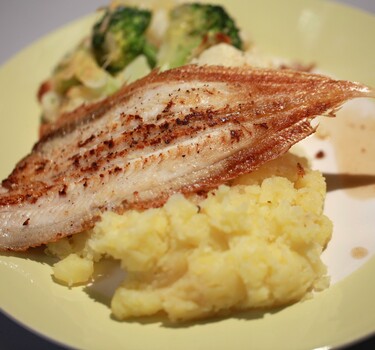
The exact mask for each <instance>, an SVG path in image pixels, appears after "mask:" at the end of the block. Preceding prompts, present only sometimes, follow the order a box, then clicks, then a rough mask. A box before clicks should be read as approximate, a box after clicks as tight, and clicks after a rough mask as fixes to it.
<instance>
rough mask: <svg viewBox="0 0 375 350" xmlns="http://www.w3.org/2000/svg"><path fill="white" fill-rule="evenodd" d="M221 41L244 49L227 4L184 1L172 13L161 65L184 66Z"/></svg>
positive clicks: (161, 56)
mask: <svg viewBox="0 0 375 350" xmlns="http://www.w3.org/2000/svg"><path fill="white" fill-rule="evenodd" d="M220 42H226V43H228V44H231V45H233V46H234V47H236V48H238V49H242V40H241V38H240V36H239V30H238V28H237V27H236V24H235V22H234V20H233V19H232V18H231V17H230V16H229V15H228V13H227V12H226V11H225V9H224V8H223V7H221V6H217V5H208V4H198V3H191V4H183V5H180V6H178V7H175V8H174V9H173V10H172V11H171V13H170V24H169V27H168V29H167V32H166V36H165V39H164V41H163V43H162V45H161V47H160V51H159V55H158V66H161V67H163V68H173V67H178V66H182V65H184V64H186V63H188V61H189V60H191V59H192V58H194V57H196V56H198V55H199V54H200V53H201V52H202V51H203V50H205V49H207V48H208V47H210V46H213V45H215V44H218V43H220Z"/></svg>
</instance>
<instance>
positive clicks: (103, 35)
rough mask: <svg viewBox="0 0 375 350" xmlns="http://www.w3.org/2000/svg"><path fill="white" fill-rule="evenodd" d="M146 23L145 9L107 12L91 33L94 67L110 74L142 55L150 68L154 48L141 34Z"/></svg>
mask: <svg viewBox="0 0 375 350" xmlns="http://www.w3.org/2000/svg"><path fill="white" fill-rule="evenodd" d="M150 21H151V12H150V11H147V10H142V9H138V8H132V7H124V6H119V7H117V8H114V9H107V11H106V13H105V14H104V16H103V17H102V19H101V20H99V21H98V22H97V23H96V24H95V25H94V27H93V32H92V40H91V44H92V50H93V53H94V55H95V58H96V60H97V62H98V64H99V65H100V66H102V67H103V68H105V69H106V70H107V71H108V72H110V73H112V74H114V73H117V72H119V71H120V70H122V69H123V68H124V67H126V66H127V65H128V64H129V63H130V62H131V61H132V60H134V58H136V57H137V56H139V55H141V54H144V55H145V56H146V58H147V60H148V63H149V64H150V66H151V67H153V66H154V65H155V57H156V49H155V48H154V47H153V46H152V45H151V44H150V43H148V42H147V39H146V34H145V32H146V29H147V27H148V26H149V24H150Z"/></svg>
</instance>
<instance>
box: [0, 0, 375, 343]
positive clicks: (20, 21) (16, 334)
mask: <svg viewBox="0 0 375 350" xmlns="http://www.w3.org/2000/svg"><path fill="white" fill-rule="evenodd" d="M332 1H333V0H332ZM107 2H108V1H106V0H90V1H84V0H80V1H78V0H65V1H51V0H33V1H26V0H1V3H0V42H1V46H0V65H2V64H3V63H5V62H6V61H7V60H8V59H10V58H11V57H12V56H13V55H14V54H16V53H17V52H18V51H20V50H22V49H23V48H24V47H25V46H27V45H29V44H31V43H32V42H33V41H35V40H37V39H38V38H40V37H41V36H43V35H45V34H47V33H49V32H51V31H53V30H55V29H57V28H59V27H61V26H63V25H65V24H66V23H68V22H70V21H72V20H75V19H77V18H80V17H82V16H84V15H86V14H88V13H91V12H92V11H93V10H94V9H96V8H98V7H100V6H102V5H103V4H106V3H107ZM335 2H338V3H342V4H346V5H350V6H353V7H357V8H360V9H362V10H365V11H369V12H372V13H375V0H335ZM41 14H44V15H43V16H41ZM25 28H27V30H25ZM0 310H1V304H0ZM0 339H1V340H0V344H1V346H0V348H1V349H4V350H10V349H12V350H13V349H26V348H28V349H39V350H44V349H52V350H63V349H66V348H65V347H62V346H60V345H57V344H54V343H52V342H50V341H49V340H47V339H44V338H42V337H40V336H38V335H35V334H34V333H32V332H30V331H28V330H26V329H25V328H23V327H21V326H20V325H18V324H17V323H16V322H14V321H12V320H11V319H9V318H8V317H7V316H5V315H4V314H2V313H1V312H0ZM350 349H351V350H354V349H375V337H372V338H370V339H368V340H366V341H362V342H361V343H358V344H355V345H352V346H351V347H350Z"/></svg>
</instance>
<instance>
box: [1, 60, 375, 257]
mask: <svg viewBox="0 0 375 350" xmlns="http://www.w3.org/2000/svg"><path fill="white" fill-rule="evenodd" d="M356 97H375V93H374V91H373V90H371V89H369V88H367V87H366V86H364V85H361V84H358V83H352V82H348V81H339V80H333V79H331V78H328V77H325V76H321V75H316V74H310V73H303V72H297V71H292V70H271V69H254V68H244V67H241V68H224V67H221V66H203V67H198V66H195V65H189V66H184V67H180V68H176V69H172V70H169V71H165V72H161V73H160V72H158V71H154V72H152V73H151V74H149V75H148V76H146V77H145V78H143V79H140V80H139V81H137V82H134V83H133V84H130V85H128V86H125V87H124V88H123V89H122V90H120V91H119V92H118V93H116V94H115V95H113V96H111V97H109V98H107V99H106V100H104V101H101V102H98V103H96V104H93V105H89V106H83V107H81V108H78V109H77V110H75V111H73V112H71V113H69V114H65V115H62V116H61V117H60V118H59V119H58V120H57V121H56V122H55V123H53V124H51V125H49V126H48V127H47V128H45V129H44V130H43V136H42V137H41V139H40V140H39V141H38V142H37V143H36V144H35V146H34V148H33V150H32V152H31V153H30V154H29V155H28V156H26V157H25V158H24V159H22V160H21V161H20V162H19V163H18V164H17V165H16V167H15V169H14V170H13V172H12V173H11V174H10V176H9V177H8V178H7V179H5V180H4V181H3V182H2V187H1V188H0V249H3V250H6V249H8V250H26V249H28V248H29V247H34V246H38V245H41V244H44V243H47V242H52V241H56V240H58V239H59V238H61V237H65V236H68V235H71V234H75V233H79V232H82V231H84V230H87V229H89V228H92V227H93V226H94V224H95V222H97V221H98V220H100V216H101V214H102V213H103V212H104V211H108V210H110V211H116V212H119V213H121V212H124V211H125V210H127V209H146V208H151V207H159V206H161V205H163V204H164V203H165V202H166V200H167V199H168V198H169V197H170V196H171V195H172V194H174V193H182V194H185V195H189V194H204V193H206V192H207V191H209V190H210V189H213V188H215V187H217V186H219V185H220V184H223V183H225V182H227V181H229V180H231V179H234V178H235V177H237V176H239V175H241V174H244V173H248V172H251V171H253V170H255V169H257V168H258V167H259V166H260V165H262V164H264V163H265V162H267V161H269V160H272V159H275V158H277V157H278V156H280V155H281V154H283V153H285V152H286V151H287V150H288V149H289V148H290V147H291V146H292V145H293V144H295V143H296V142H298V141H300V140H302V139H304V138H305V137H307V136H308V135H310V134H312V133H313V132H314V130H315V129H314V128H313V127H312V126H311V125H310V122H311V120H312V119H313V118H314V117H316V116H317V115H323V114H328V113H331V112H332V111H334V110H335V109H337V108H338V107H340V106H341V105H342V104H343V103H344V102H345V101H347V100H349V99H352V98H356Z"/></svg>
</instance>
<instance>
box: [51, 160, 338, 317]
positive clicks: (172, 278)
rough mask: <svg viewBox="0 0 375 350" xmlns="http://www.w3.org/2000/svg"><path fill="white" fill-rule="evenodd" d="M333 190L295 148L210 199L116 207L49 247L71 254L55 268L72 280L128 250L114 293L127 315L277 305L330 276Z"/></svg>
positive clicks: (120, 313) (116, 310) (116, 306)
mask: <svg viewBox="0 0 375 350" xmlns="http://www.w3.org/2000/svg"><path fill="white" fill-rule="evenodd" d="M324 198H325V181H324V178H323V177H322V175H321V173H320V172H318V171H312V170H310V169H309V167H308V165H307V161H306V160H305V159H303V158H300V157H297V156H295V155H293V154H290V153H288V154H286V155H284V156H282V157H280V158H279V159H277V160H274V161H272V162H269V163H268V164H266V165H264V166H263V167H262V168H261V169H259V170H258V171H255V172H253V173H251V174H248V175H244V176H241V177H239V178H237V179H236V180H235V181H233V182H232V183H230V184H226V185H222V186H220V187H219V188H218V189H216V190H214V191H211V192H210V193H209V194H208V196H207V198H204V199H201V200H197V199H196V198H190V199H189V198H185V197H183V196H182V195H179V194H176V195H174V196H172V197H171V198H170V199H169V200H168V202H167V203H166V204H165V205H164V206H163V207H162V208H156V209H149V210H145V211H143V212H139V211H134V210H130V211H127V212H125V213H124V214H123V215H118V214H115V213H111V212H107V213H105V214H104V215H103V217H102V220H101V221H100V222H99V223H97V225H96V226H95V227H94V229H93V230H91V231H90V232H87V233H84V234H79V235H76V236H73V237H70V238H66V239H63V240H61V241H59V242H56V243H52V244H49V246H48V251H49V253H52V254H54V255H57V256H59V257H60V258H62V260H61V261H59V262H58V263H57V264H56V265H55V266H54V275H55V278H56V279H58V280H59V281H61V282H63V283H66V284H69V285H74V284H76V283H82V282H87V283H89V282H91V280H92V274H93V271H94V269H95V263H96V262H98V261H99V260H101V259H108V258H110V259H116V260H119V261H120V262H121V267H122V269H124V270H125V271H126V272H127V274H126V278H125V280H124V281H123V282H122V284H121V285H120V286H118V288H117V290H116V292H115V294H114V296H113V299H112V304H111V307H112V312H113V314H114V316H115V317H116V318H118V319H126V318H129V317H138V316H147V315H153V314H156V313H159V312H164V313H166V314H167V315H168V317H169V319H171V320H172V321H182V320H189V319H195V318H202V317H208V316H212V315H217V314H221V313H227V312H228V311H233V310H245V309H252V308H260V307H261V308H264V307H274V306H278V305H284V304H288V303H291V302H295V301H298V300H301V299H302V298H304V297H306V296H307V295H309V294H310V293H311V292H312V291H314V290H321V289H322V288H325V287H326V286H327V285H328V278H327V276H326V268H325V266H324V264H323V263H322V261H321V259H320V255H321V253H322V251H323V249H324V248H325V246H326V245H327V243H328V241H329V239H330V237H331V232H332V224H331V222H330V221H329V219H328V218H327V217H326V216H324V215H323V204H324ZM93 266H94V267H93Z"/></svg>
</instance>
